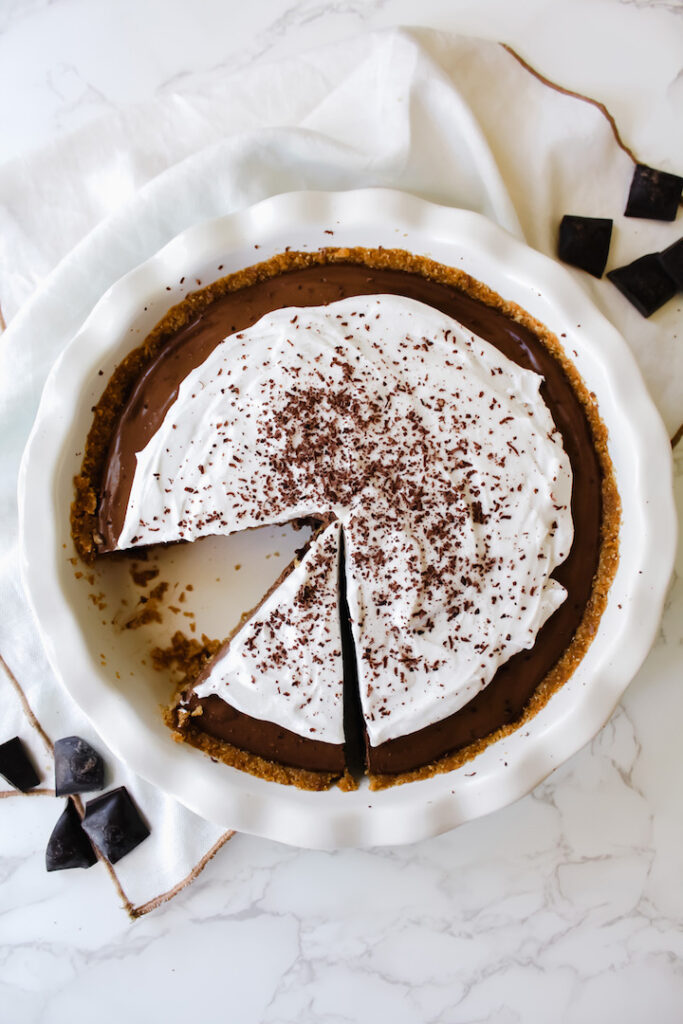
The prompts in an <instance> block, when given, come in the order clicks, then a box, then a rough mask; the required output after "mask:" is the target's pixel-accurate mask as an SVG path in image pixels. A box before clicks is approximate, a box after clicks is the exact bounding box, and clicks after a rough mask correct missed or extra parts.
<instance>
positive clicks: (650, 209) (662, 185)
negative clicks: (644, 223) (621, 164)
mask: <svg viewBox="0 0 683 1024" xmlns="http://www.w3.org/2000/svg"><path fill="white" fill-rule="evenodd" d="M681 192H683V178H679V176H678V175H677V174H669V173H668V171H658V170H656V169H655V168H654V167H647V166H646V165H645V164H636V169H635V171H634V172H633V181H632V182H631V191H630V192H629V194H628V202H627V204H626V209H625V210H624V215H625V216H626V217H646V218H648V219H649V220H675V219H676V212H677V210H678V204H679V202H680V201H681Z"/></svg>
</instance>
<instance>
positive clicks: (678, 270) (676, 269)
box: [659, 238, 683, 291]
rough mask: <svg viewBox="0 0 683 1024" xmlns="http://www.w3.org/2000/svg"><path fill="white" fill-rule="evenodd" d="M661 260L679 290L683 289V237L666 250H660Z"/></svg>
mask: <svg viewBox="0 0 683 1024" xmlns="http://www.w3.org/2000/svg"><path fill="white" fill-rule="evenodd" d="M659 262H660V263H661V264H662V266H663V267H664V269H665V271H666V272H667V274H668V275H669V277H670V278H672V280H674V281H675V282H676V284H677V285H678V288H679V290H680V291H683V238H679V239H678V241H677V242H674V243H673V245H670V246H669V248H668V249H665V250H664V252H660V253H659Z"/></svg>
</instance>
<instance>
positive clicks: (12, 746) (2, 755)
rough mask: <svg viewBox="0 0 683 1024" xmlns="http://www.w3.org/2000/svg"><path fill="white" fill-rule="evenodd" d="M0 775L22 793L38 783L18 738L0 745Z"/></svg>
mask: <svg viewBox="0 0 683 1024" xmlns="http://www.w3.org/2000/svg"><path fill="white" fill-rule="evenodd" d="M0 775H2V776H4V778H5V779H7V781H8V782H9V784H10V786H14V788H15V789H20V790H21V791H22V793H27V792H28V790H29V789H33V788H34V786H37V785H38V783H39V782H40V779H39V778H38V775H37V773H36V770H35V768H34V767H33V765H32V764H31V761H30V759H29V756H28V751H27V750H26V747H25V746H24V744H23V743H22V742H21V740H20V739H19V737H18V736H15V737H14V739H11V740H7V742H6V743H2V744H0Z"/></svg>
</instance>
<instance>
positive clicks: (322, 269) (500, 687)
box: [99, 263, 601, 774]
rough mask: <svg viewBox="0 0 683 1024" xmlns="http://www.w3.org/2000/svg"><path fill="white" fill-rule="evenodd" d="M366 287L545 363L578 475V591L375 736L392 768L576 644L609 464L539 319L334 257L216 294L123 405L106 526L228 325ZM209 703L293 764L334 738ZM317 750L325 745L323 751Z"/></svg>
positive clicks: (113, 522)
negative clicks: (459, 694) (447, 703)
mask: <svg viewBox="0 0 683 1024" xmlns="http://www.w3.org/2000/svg"><path fill="white" fill-rule="evenodd" d="M367 294H399V295H405V296H408V297H409V298H412V299H416V300H418V301H420V302H424V303H426V304H427V305H430V306H433V307H435V308H436V309H439V310H441V311H442V312H444V313H446V314H448V315H449V316H451V317H453V318H454V319H456V320H459V321H460V322H461V323H462V324H464V325H465V327H467V328H469V329H470V330H472V331H474V332H476V333H477V334H479V335H480V336H481V337H483V338H485V339H486V340H487V341H489V342H491V344H493V345H494V346H495V347H496V348H497V349H499V350H500V351H501V352H503V353H504V354H505V355H506V356H508V357H509V358H510V359H512V360H513V361H514V362H516V363H517V364H519V365H520V366H522V367H524V368H526V369H531V370H534V371H535V372H536V373H538V374H541V375H542V376H543V377H544V384H543V385H542V387H541V393H542V395H543V398H544V400H545V402H546V403H547V405H548V407H549V409H550V411H551V413H552V416H553V419H554V421H555V424H556V426H557V429H558V430H559V431H560V433H561V435H562V438H563V443H564V448H565V451H566V452H567V455H568V456H569V460H570V462H571V466H572V472H573V476H574V484H573V493H572V517H573V521H574V531H575V537H574V543H573V546H572V549H571V552H570V554H569V556H568V558H567V559H566V560H565V561H564V562H563V563H562V565H561V566H559V567H558V568H557V569H556V570H555V572H554V573H553V576H554V577H555V579H557V580H558V581H559V582H560V583H562V585H563V586H564V587H565V588H566V589H567V591H568V597H567V599H566V601H565V602H564V604H563V605H562V606H561V607H560V608H559V609H558V611H557V612H555V614H554V615H552V616H551V618H550V619H549V620H548V622H546V624H545V626H544V627H543V628H542V630H541V631H540V632H539V634H538V636H537V639H536V643H535V645H534V648H533V650H531V651H528V652H522V653H520V654H518V655H516V656H515V657H513V658H511V659H510V661H509V662H507V663H506V664H505V665H504V666H502V667H501V668H500V669H499V670H498V672H497V673H496V675H495V677H494V679H493V680H492V682H491V683H490V684H489V685H488V686H487V687H486V689H485V690H483V691H482V692H481V693H480V694H479V695H478V696H477V697H475V698H474V699H473V700H472V701H470V702H469V704H467V705H466V706H465V707H464V708H463V709H462V710H460V711H458V712H457V713H456V714H454V715H451V716H449V717H448V718H446V719H444V720H442V721H441V722H437V723H435V724H433V725H430V726H427V727H426V728H425V729H421V730H419V731H418V732H415V733H412V734H410V735H408V736H403V737H399V738H397V739H394V740H389V741H388V742H386V743H383V744H381V745H380V746H378V747H376V748H372V747H369V748H368V751H367V754H368V767H369V769H370V770H371V771H372V772H374V773H379V774H384V773H388V774H391V773H399V772H404V771H409V770H411V769H413V768H416V767H419V766H421V765H424V764H428V763H429V762H431V761H433V760H436V759H437V758H439V757H441V756H443V755H444V754H447V753H450V752H453V751H455V750H458V749H460V748H461V747H463V746H466V745H468V744H470V743H472V742H473V741H475V740H477V739H481V738H483V737H484V736H487V735H489V734H490V733H492V732H494V731H495V730H497V729H498V728H500V726H501V725H504V724H507V723H509V722H512V721H514V720H516V719H517V718H519V717H520V715H521V714H522V711H523V710H524V707H525V705H526V704H527V703H528V701H529V699H530V698H531V696H532V694H533V693H534V691H535V689H536V688H537V686H538V685H539V683H540V682H541V680H542V679H543V678H544V677H545V675H546V674H547V673H548V671H549V670H550V669H551V668H552V666H553V665H554V664H555V663H556V662H557V660H558V658H559V657H560V656H561V654H562V653H563V652H564V650H565V649H566V647H567V646H568V644H569V642H570V640H571V638H572V636H573V634H574V632H575V631H576V628H577V626H578V624H579V622H580V621H581V618H582V615H583V612H584V609H585V607H586V604H587V602H588V599H589V597H590V593H591V587H592V582H593V577H594V575H595V572H596V569H597V565H598V557H599V550H600V522H601V470H600V465H599V462H598V457H597V454H596V452H595V448H594V445H593V441H592V437H591V432H590V428H589V425H588V420H587V417H586V413H585V411H584V408H583V406H582V404H581V402H580V400H579V398H578V397H577V395H576V394H575V392H574V390H573V388H572V387H571V385H570V383H569V380H568V379H567V377H566V375H565V373H564V370H563V369H562V367H561V365H560V363H559V362H558V361H557V359H556V358H555V357H554V356H553V355H552V354H551V353H550V352H549V351H548V349H547V348H546V347H545V345H544V344H543V343H542V342H541V340H540V339H539V338H538V337H537V336H536V335H535V334H534V333H533V332H532V331H530V330H528V329H527V328H525V327H523V326H521V325H520V324H517V323H516V322H514V321H513V320H511V319H510V318H509V317H508V316H506V315H505V314H504V313H502V312H501V311H499V310H496V309H493V308H492V307H490V306H486V305H484V304H483V303H481V302H479V301H478V300H476V299H474V298H472V297H471V296H469V295H467V294H465V293H464V292H461V291H459V290H458V289H456V288H454V287H452V286H449V285H445V284H439V283H437V282H434V281H431V280H428V279H427V278H424V277H421V276H420V275H417V274H411V273H407V272H405V271H399V270H385V269H382V270H374V269H370V268H368V267H366V266H359V265H355V264H339V263H335V264H329V265H325V266H315V267H309V268H306V269H304V270H296V271H291V272H289V273H285V274H282V275H280V276H278V277H275V278H272V279H269V280H267V281H264V282H260V283H258V284H255V285H252V286H250V287H248V288H244V289H241V290H239V291H236V292H232V293H229V294H228V295H226V296H224V297H222V298H219V299H217V300H216V301H215V302H213V303H212V304H211V305H210V306H209V307H208V308H207V309H206V310H205V311H204V312H203V313H201V314H200V315H198V316H197V317H196V319H195V320H194V321H193V322H192V323H190V324H189V325H188V326H187V327H185V328H183V329H182V330H181V331H179V332H178V333H177V334H176V335H175V336H174V337H172V338H171V339H170V340H169V341H168V342H167V344H166V345H165V346H164V348H163V350H162V351H161V353H160V354H159V355H158V356H157V358H156V359H155V360H154V361H153V362H152V363H151V364H150V366H149V367H148V368H147V370H146V371H145V373H144V374H142V376H141V377H140V380H139V381H138V383H137V385H136V387H135V389H134V391H133V394H132V396H131V398H130V400H129V402H128V403H127V405H126V407H125V409H124V410H123V413H122V415H121V418H120V422H119V425H118V428H117V430H116V432H115V436H114V438H113V441H112V445H111V448H110V453H109V458H108V461H107V466H106V470H105V477H104V484H103V489H102V497H101V501H100V506H99V528H100V532H101V534H102V536H103V537H104V544H103V545H102V546H101V548H100V550H101V551H107V550H113V549H114V547H115V545H116V539H117V537H118V534H119V533H120V531H121V528H122V526H123V521H124V518H125V511H126V505H127V501H128V496H129V494H130V489H131V486H132V479H133V474H134V471H135V463H136V460H135V453H136V452H138V451H140V450H142V449H143V448H144V447H145V445H146V444H147V442H148V441H149V439H150V438H151V437H152V436H153V434H154V433H155V431H156V430H157V429H158V427H159V426H160V424H161V422H162V420H163V417H164V415H165V413H166V411H167V409H168V407H169V406H170V405H171V403H172V402H173V401H174V399H175V397H176V395H177V391H178V387H179V386H180V383H181V382H182V380H183V379H184V378H185V377H186V376H187V374H188V373H189V372H190V371H191V370H192V369H194V368H195V367H196V366H198V365H200V364H201V363H202V362H203V361H204V359H205V358H206V357H207V356H208V354H209V353H210V352H211V351H212V349H213V348H214V347H215V346H216V345H217V344H218V343H219V342H220V341H222V340H223V338H225V337H226V335H228V334H230V333H232V332H234V331H239V330H243V329H245V328H247V327H250V326H251V325H252V324H254V323H255V322H256V321H257V320H259V319H260V318H261V317H262V316H263V315H264V314H265V313H267V312H269V311H270V310H273V309H279V308H283V307H287V306H317V305H322V304H325V303H330V302H335V301H337V300H338V299H343V298H347V297H349V296H352V295H367ZM208 701H212V703H211V704H209V703H208ZM202 704H203V705H205V706H204V713H203V715H202V716H201V717H200V718H198V719H193V721H194V722H195V723H196V724H197V726H198V727H199V728H202V729H204V730H205V731H206V732H208V733H209V734H211V735H214V736H217V737H219V738H223V739H226V740H228V741H229V742H230V743H233V744H234V745H235V746H239V747H242V748H243V749H246V750H250V751H251V752H252V753H258V754H261V756H265V757H269V758H271V759H273V760H277V761H280V762H281V763H283V764H290V765H295V766H298V767H306V768H308V767H313V765H312V764H311V763H309V762H308V761H305V758H306V757H307V756H308V755H305V754H304V753H303V750H304V747H306V748H308V747H309V746H311V747H313V746H316V745H318V746H321V747H323V746H325V747H334V745H333V744H316V741H310V740H304V739H302V738H301V737H295V734H293V733H287V731H286V730H282V729H280V727H278V726H274V725H272V724H271V723H262V722H261V723H259V726H260V728H261V730H262V731H263V732H264V737H265V735H266V733H267V730H268V728H270V729H273V730H276V732H278V733H279V734H280V735H279V737H278V738H277V743H276V744H275V746H272V745H271V741H270V739H268V740H266V739H264V740H263V742H264V743H265V745H266V747H267V749H268V750H270V751H271V752H270V753H266V752H265V750H264V749H256V745H257V744H258V743H259V742H261V741H260V740H258V737H257V733H258V731H259V730H258V729H256V730H255V729H254V728H253V726H252V723H253V722H254V720H253V719H249V720H248V721H247V719H248V716H246V715H241V714H240V713H238V712H236V711H234V709H232V708H229V706H228V705H227V704H226V703H225V702H224V701H221V700H220V698H216V699H215V702H214V701H213V698H209V699H208V700H207V701H206V702H204V701H203V702H202ZM226 709H227V710H226ZM226 723H227V724H226ZM240 723H241V724H240ZM291 737H294V739H295V740H296V742H294V740H290V738H291ZM250 744H252V745H253V746H252V745H250ZM338 749H339V750H340V751H341V750H342V749H343V748H341V747H340V748H338ZM318 753H322V752H318ZM329 753H330V752H329V751H328V754H329ZM310 756H312V757H314V758H316V757H317V755H316V754H314V753H313V752H311V755H310ZM325 756H327V755H325ZM335 756H336V754H335ZM320 768H322V769H324V770H336V768H331V767H330V763H329V762H326V763H325V764H324V765H322V763H321V764H320Z"/></svg>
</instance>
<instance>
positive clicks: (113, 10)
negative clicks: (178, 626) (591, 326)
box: [0, 0, 683, 1024]
mask: <svg viewBox="0 0 683 1024" xmlns="http://www.w3.org/2000/svg"><path fill="white" fill-rule="evenodd" d="M398 23H412V24H417V23H421V24H427V25H431V26H434V27H442V28H447V29H450V30H459V31H465V32H470V33H473V34H479V35H485V36H488V37H492V38H500V39H504V40H505V41H507V42H510V43H511V44H512V45H514V46H516V47H517V48H518V49H519V50H520V51H521V53H522V54H523V55H524V56H525V57H526V58H527V59H529V60H530V61H531V62H532V63H533V64H535V65H536V66H537V67H538V68H539V69H540V70H542V71H543V72H545V73H546V74H548V75H550V76H551V77H553V78H555V79H556V80H560V81H562V82H563V83H564V84H566V85H568V86H570V87H573V88H577V89H580V90H582V91H586V92H590V93H592V94H593V95H596V96H598V97H599V98H600V99H602V100H603V101H604V102H606V103H607V105H608V106H609V107H610V109H612V111H613V113H614V115H615V117H616V118H617V121H618V123H619V125H620V127H621V129H622V133H623V134H624V136H625V137H626V139H627V140H628V141H629V143H630V144H631V145H632V146H634V148H635V149H636V151H637V152H638V153H639V154H641V155H642V157H643V158H644V159H646V160H648V161H650V162H652V163H657V162H658V161H661V160H665V159H666V158H667V156H668V155H669V148H668V144H667V139H668V137H669V133H670V132H672V131H674V130H678V132H680V114H681V109H682V104H681V92H682V91H683V4H681V3H680V2H679V0H662V2H660V0H650V2H649V3H648V2H645V0H632V2H628V0H626V2H621V3H620V2H617V0H591V2H587V0H579V2H577V0H524V2H520V3H517V4H509V3H507V2H506V0H480V2H479V3H478V4H471V3H467V2H465V0H450V2H449V0H423V2H422V3H421V4H420V5H416V4H414V3H411V2H409V0H384V2H382V0H377V2H362V0H346V2H336V3H326V2H313V0H306V2H300V3H291V4H290V3H288V2H286V0H261V2H259V3H254V4H251V5H249V6H245V7H244V8H242V7H240V9H239V10H238V9H237V6H236V5H233V4H226V3H225V2H223V0H195V2H193V3H192V4H188V3H184V2H182V0H165V2H164V0H147V2H145V3H140V2H139V0H54V2H49V0H0V125H1V126H2V130H1V131H0V158H2V159H5V158H8V157H12V156H21V155H23V154H25V153H28V152H30V150H31V149H32V148H33V147H35V146H37V145H40V144H41V143H43V142H45V141H47V140H50V139H52V138H54V137H55V135H56V134H58V133H59V132H62V131H64V130H68V129H69V128H72V127H75V126H76V125H79V124H83V123H85V122H86V121H87V120H88V119H89V118H92V117H95V116H97V115H98V114H99V113H101V112H103V111H106V110H107V109H109V108H111V107H117V106H119V105H121V104H124V103H127V102H129V101H131V100H136V99H143V98H147V97H150V96H154V95H156V94H159V93H160V92H165V91H168V90H172V89H173V85H174V82H177V81H178V80H179V79H180V78H181V77H184V76H188V75H194V76H199V77H200V79H201V78H202V77H203V76H206V77H207V78H208V79H210V76H211V73H212V69H213V68H216V67H218V66H223V65H225V64H226V63H227V64H229V65H231V66H233V67H237V66H240V65H242V64H244V63H245V62H247V61H253V60H264V59H268V58H270V57H276V56H280V55H282V54H286V53H292V52H296V51H297V50H300V49H304V48H305V47H308V46H310V45H313V44H315V43H317V42H322V41H328V40H330V39H335V38H342V37H343V36H344V35H348V34H350V33H353V32H357V31H362V30H364V29H366V28H368V27H375V26H380V25H389V24H398ZM161 26H163V29H162V27H161ZM682 418H683V416H682ZM682 448H683V446H679V450H678V452H677V462H678V476H677V481H678V507H679V509H681V508H683V450H681V449H682ZM680 572H681V559H680V556H679V579H680ZM682 621H683V585H681V583H680V582H677V583H676V584H675V586H674V588H673V590H672V593H671V596H670V600H669V602H668V607H667V611H666V615H665V618H664V622H663V626H662V631H661V635H660V639H659V641H658V643H657V645H656V647H655V649H654V650H653V651H652V653H651V655H650V657H649V659H648V661H647V662H646V664H645V666H644V667H643V669H642V670H641V672H640V673H639V675H638V677H637V679H636V680H635V681H634V683H633V684H632V686H631V688H630V689H629V691H628V693H627V695H626V698H625V700H624V701H623V705H622V707H621V708H620V709H619V710H618V711H617V712H616V713H615V715H614V716H613V718H612V720H611V721H610V723H609V724H608V726H607V727H606V728H605V729H604V730H603V731H602V732H601V733H600V735H599V736H598V737H597V738H596V739H595V741H594V742H593V743H592V744H591V745H590V747H588V748H586V749H584V750H583V751H581V752H580V753H579V754H578V755H577V756H576V757H574V758H573V759H572V760H571V761H570V762H569V763H568V764H566V765H564V766H563V767H562V768H560V769H559V770H558V771H556V772H555V774H554V775H553V776H552V777H551V778H550V779H548V780H547V781H546V782H545V783H544V784H543V785H542V786H540V787H539V788H538V789H537V790H536V791H535V792H534V793H533V794H531V795H530V796H528V797H526V798H525V799H523V800H521V801H520V802H518V803H517V804H515V805H514V806H512V807H510V808H508V809H507V810H505V811H503V812H499V813H498V814H496V815H494V816H492V817H490V818H486V819H483V820H481V821H477V822H474V823H472V824H470V825H467V826H465V827H463V828H461V829H459V830H458V831H457V832H454V833H451V834H449V835H446V836H443V837H440V838H438V839H433V840H430V841H428V842H423V843H420V844H418V845H415V846H412V847H405V848H401V849H387V850H380V851H365V852H354V851H343V852H340V853H336V854H321V853H310V852H305V851H298V850H294V849H289V848H285V847H281V846H278V845H276V844H274V843H268V842H265V841H262V840H256V839H251V838H248V837H244V836H237V837H235V838H234V839H233V840H232V841H231V842H230V843H228V845H227V846H226V847H224V848H223V849H222V850H221V851H220V853H219V855H218V856H217V858H216V859H215V860H214V861H213V862H211V863H210V864H209V866H208V867H207V868H206V870H205V871H204V873H203V874H202V875H201V876H200V878H199V879H198V880H197V881H196V882H195V883H194V884H193V885H192V886H191V887H190V888H189V889H187V890H185V891H184V892H183V893H182V894H181V895H180V896H179V897H177V898H176V899H175V900H174V901H172V902H171V903H170V904H167V905H165V906H163V907H162V908H160V909H158V910H157V911H155V912H153V913H152V914H150V915H149V916H147V917H145V918H142V919H140V920H138V921H137V922H134V923H133V922H131V921H129V920H128V918H127V916H126V915H125V913H124V912H123V911H122V910H121V909H120V907H119V906H118V904H117V898H116V895H115V893H114V891H113V889H112V887H111V884H110V882H109V880H108V878H107V877H106V875H105V874H104V872H103V871H102V870H100V869H99V868H94V869H93V870H91V871H89V872H71V873H69V872H65V873H61V874H52V875H48V874H46V873H45V872H44V870H43V849H44V846H45V842H46V840H47V837H48V835H49V832H50V830H51V828H52V825H53V822H54V818H55V816H56V811H57V804H56V803H55V801H53V800H52V799H51V798H49V797H40V796H37V797H34V798H31V799H23V798H16V799H6V800H3V801H0V1024H6V1022H7V1024H9V1022H12V1024H15V1022H16V1024H23V1022H41V1024H61V1022H66V1021H67V1020H68V1021H71V1020H74V1019H78V1018H79V1017H85V1015H86V1014H87V1015H88V1018H90V1019H91V1018H93V1016H94V1015H95V1013H97V1017H98V1018H99V1019H100V1020H102V1021H105V1022H109V1021H112V1022H114V1021H118V1020H120V1019H126V1020H127V1021H128V1022H130V1024H138V1022H142V1021H147V1020H150V1019H151V1020H156V1019H165V1020H166V1021H169V1022H175V1021H180V1020H185V1019H187V1018H188V1017H190V1016H194V1017H195V1018H196V1019H197V1020H201V1021H209V1022H210V1021H218V1020H224V1019H229V1020H231V1021H232V1020H234V1021H239V1022H240V1024H252V1022H254V1024H255V1022H295V1021H296V1022H301V1024H307V1022H313V1021H316V1022H317V1021H322V1022H331V1024H336V1022H339V1024H341V1022H364V1021H370V1020H372V1021H375V1020H384V1019H391V1020H392V1021H393V1022H394V1024H403V1022H405V1024H415V1022H428V1021H429V1022H431V1021H444V1022H458V1024H463V1022H468V1024H469V1022H472V1024H474V1022H483V1021H486V1022H495V1024H512V1022H518V1021H519V1022H524V1024H535V1022H539V1024H541V1022H543V1024H545V1022H547V1021H550V1020H552V1021H562V1022H569V1024H574V1022H576V1024H579V1022H581V1024H592V1022H596V1024H597V1022H600V1024H605V1022H606V1024H610V1022H612V1021H619V1022H624V1024H640V1022H642V1021H644V1020H646V1019H648V1018H651V1019H653V1020H656V1021H657V1022H658V1024H674V1022H679V1021H680V1020H682V1019H683V970H682V969H681V957H682V954H683V886H682V885H681V876H682V875H683V800H682V798H681V793H682V792H683V755H682V753H681V742H680V735H681V730H680V722H681V719H682V717H683V689H682V688H681V685H680V683H681V661H682V659H681V644H682V642H683V637H682V630H681V623H682Z"/></svg>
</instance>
